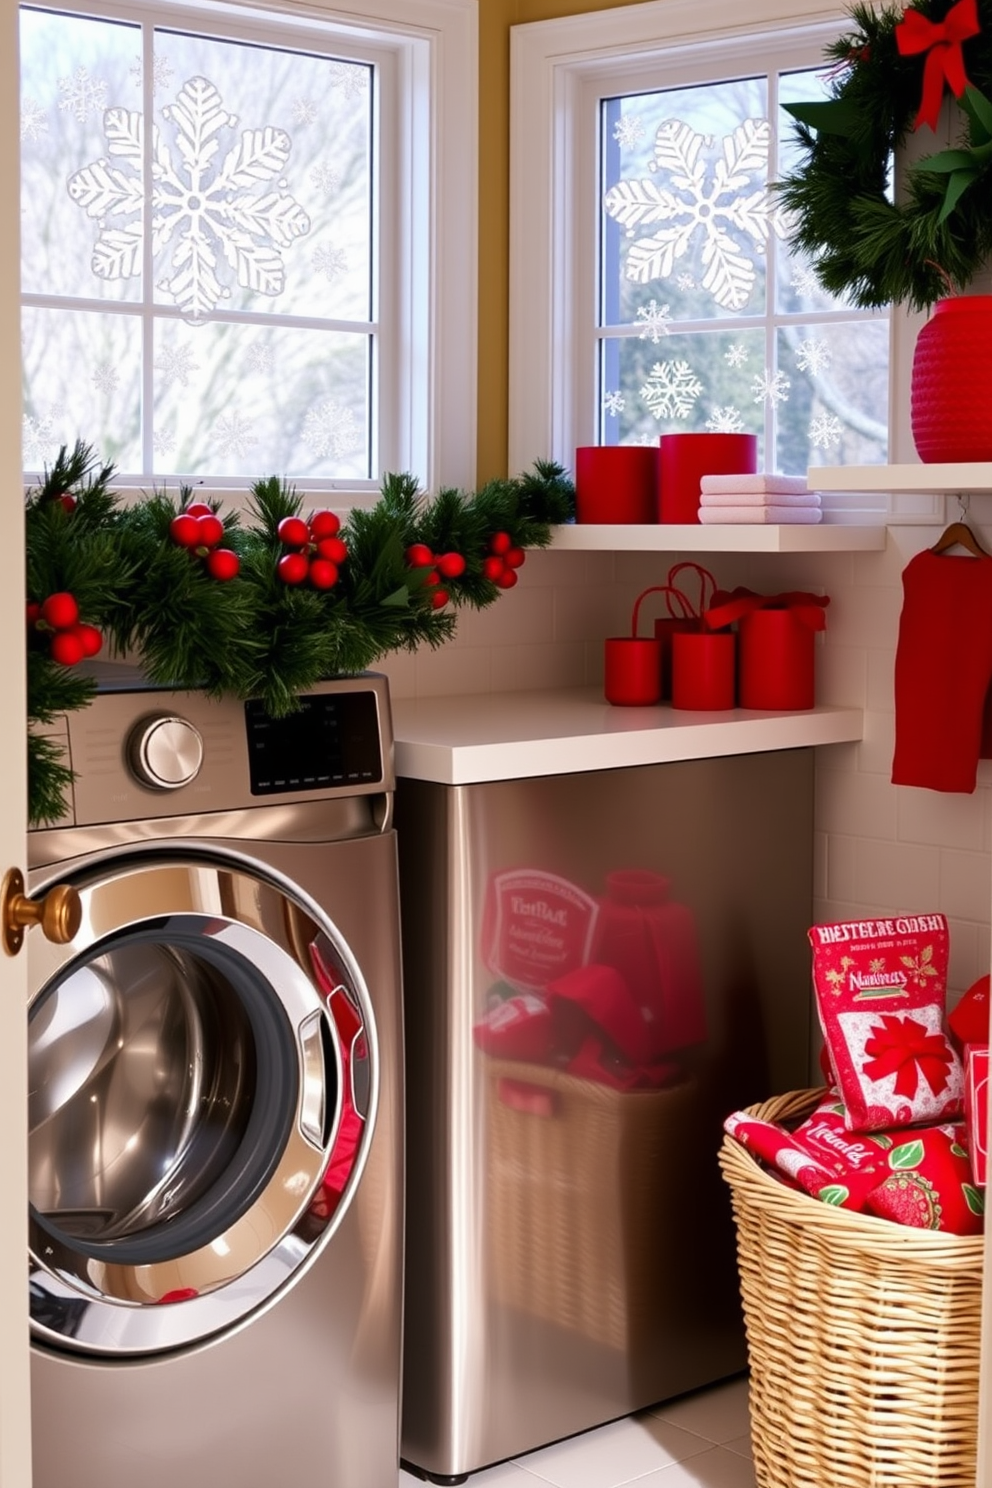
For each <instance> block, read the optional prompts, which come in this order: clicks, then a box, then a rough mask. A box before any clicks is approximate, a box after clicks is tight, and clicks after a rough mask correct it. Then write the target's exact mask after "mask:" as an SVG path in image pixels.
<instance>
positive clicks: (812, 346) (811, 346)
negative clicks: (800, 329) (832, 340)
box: [796, 336, 830, 377]
mask: <svg viewBox="0 0 992 1488" xmlns="http://www.w3.org/2000/svg"><path fill="white" fill-rule="evenodd" d="M796 366H797V367H798V368H799V370H800V372H809V373H811V374H812V376H813V377H819V375H820V373H821V372H825V371H826V370H827V368H828V367H829V366H830V347H829V346H828V345H827V343H826V341H821V340H819V339H818V338H817V337H815V336H807V337H806V338H805V339H804V340H802V341H800V342H799V345H798V346H797V347H796Z"/></svg>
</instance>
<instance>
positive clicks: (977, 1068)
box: [964, 1044, 989, 1188]
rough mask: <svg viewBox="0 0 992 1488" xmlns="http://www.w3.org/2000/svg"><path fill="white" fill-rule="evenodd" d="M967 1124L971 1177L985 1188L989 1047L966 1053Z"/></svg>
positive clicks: (976, 1046) (980, 1046)
mask: <svg viewBox="0 0 992 1488" xmlns="http://www.w3.org/2000/svg"><path fill="white" fill-rule="evenodd" d="M964 1124H965V1131H966V1132H967V1135H968V1155H969V1157H970V1159H971V1176H972V1178H973V1179H974V1181H975V1183H976V1184H977V1185H978V1187H979V1188H984V1187H985V1174H986V1171H987V1168H988V1134H989V1046H988V1044H968V1045H967V1047H966V1048H965V1051H964Z"/></svg>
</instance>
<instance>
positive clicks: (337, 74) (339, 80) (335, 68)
mask: <svg viewBox="0 0 992 1488" xmlns="http://www.w3.org/2000/svg"><path fill="white" fill-rule="evenodd" d="M330 72H331V87H332V88H340V89H341V91H342V93H343V94H344V96H345V98H358V97H360V95H361V94H362V93H364V92H365V89H366V87H367V86H368V81H369V69H368V67H367V66H366V65H365V64H364V63H358V62H332V63H331V68H330Z"/></svg>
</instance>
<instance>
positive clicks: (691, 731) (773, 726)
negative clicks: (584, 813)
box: [392, 687, 863, 785]
mask: <svg viewBox="0 0 992 1488" xmlns="http://www.w3.org/2000/svg"><path fill="white" fill-rule="evenodd" d="M392 711H393V729H394V733H395V738H396V773H397V775H405V776H408V777H410V778H412V779H414V780H431V781H435V782H438V783H439V784H442V785H469V784H472V783H475V782H477V781H484V780H519V779H524V778H526V777H528V776H537V775H572V774H575V773H577V772H578V771H581V770H611V769H621V768H624V767H626V766H630V765H653V764H663V763H667V762H669V761H672V760H685V759H708V758H716V757H718V756H720V755H727V754H753V753H757V752H760V751H763V750H770V749H801V748H804V747H806V746H808V745H814V744H841V743H847V742H850V741H852V740H857V739H860V738H861V737H862V730H863V715H862V713H861V711H860V709H858V708H829V707H817V708H811V709H809V710H808V711H806V712H802V713H758V712H748V711H745V710H744V709H734V710H733V711H730V712H726V713H688V712H676V711H675V710H674V709H673V708H671V707H670V706H668V705H667V704H660V705H659V706H657V707H654V708H616V707H613V706H612V705H611V704H609V703H607V702H606V701H604V698H603V695H602V692H601V691H600V690H599V689H598V688H595V687H589V688H576V689H568V690H561V691H554V692H538V691H534V692H512V693H476V694H473V695H470V696H467V697H466V696H458V697H440V698H437V697H435V698H397V699H394V701H393V705H392Z"/></svg>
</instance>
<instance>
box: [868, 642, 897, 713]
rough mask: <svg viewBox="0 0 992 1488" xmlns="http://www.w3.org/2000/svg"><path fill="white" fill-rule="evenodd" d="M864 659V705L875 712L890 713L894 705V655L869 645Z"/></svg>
mask: <svg viewBox="0 0 992 1488" xmlns="http://www.w3.org/2000/svg"><path fill="white" fill-rule="evenodd" d="M866 660H867V671H868V685H867V689H866V693H865V705H866V707H869V708H872V709H873V710H874V711H875V712H876V713H891V712H893V711H894V709H895V705H896V699H895V684H894V681H893V670H894V665H895V656H894V654H893V652H891V651H881V650H877V649H875V648H874V647H871V648H869V650H868V651H867V653H866Z"/></svg>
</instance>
